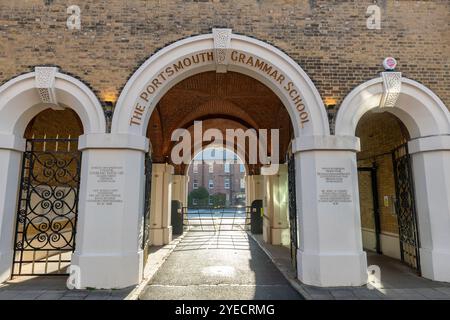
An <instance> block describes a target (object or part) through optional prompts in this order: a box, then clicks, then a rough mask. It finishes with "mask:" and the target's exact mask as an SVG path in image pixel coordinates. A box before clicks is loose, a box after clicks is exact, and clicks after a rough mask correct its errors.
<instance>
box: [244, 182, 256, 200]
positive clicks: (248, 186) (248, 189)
mask: <svg viewBox="0 0 450 320" xmlns="http://www.w3.org/2000/svg"><path fill="white" fill-rule="evenodd" d="M252 177H253V176H249V175H245V177H244V179H245V205H246V206H247V207H250V206H251V205H252V202H253V200H255V199H254V197H253V190H252V187H253V184H252V180H253V179H252Z"/></svg>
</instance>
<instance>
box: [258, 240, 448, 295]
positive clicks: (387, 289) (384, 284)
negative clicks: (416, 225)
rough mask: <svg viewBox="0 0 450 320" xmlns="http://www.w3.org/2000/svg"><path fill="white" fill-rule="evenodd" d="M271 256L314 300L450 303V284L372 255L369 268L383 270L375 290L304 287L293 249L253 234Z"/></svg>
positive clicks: (366, 288)
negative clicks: (293, 263) (371, 266)
mask: <svg viewBox="0 0 450 320" xmlns="http://www.w3.org/2000/svg"><path fill="white" fill-rule="evenodd" d="M252 238H253V239H255V240H256V241H257V243H258V244H259V245H260V247H261V248H263V250H264V251H265V252H266V253H267V254H268V256H270V258H271V260H272V261H273V262H274V263H275V264H276V266H277V267H278V269H280V270H281V271H282V272H283V274H284V275H285V277H286V278H287V279H288V280H289V281H290V282H291V284H292V285H293V286H294V287H295V288H296V289H297V290H298V291H299V292H301V293H302V295H303V296H304V297H305V298H306V299H311V300H430V299H433V300H450V284H449V283H444V282H437V281H431V280H428V279H425V278H422V277H419V276H417V275H416V274H415V273H414V272H413V271H412V270H411V269H410V268H409V267H407V266H406V265H404V264H403V263H402V262H400V261H398V260H396V259H392V258H389V257H386V256H383V255H379V254H376V253H372V252H368V253H367V260H368V261H367V262H368V265H378V266H379V267H380V269H381V283H380V284H379V285H376V287H375V288H372V289H369V288H368V287H367V286H361V287H340V288H320V287H314V286H308V285H305V284H302V283H301V282H300V281H298V280H296V279H295V270H294V269H293V268H292V265H291V261H290V253H289V248H286V247H282V246H272V245H269V244H266V243H264V241H263V239H262V236H260V235H252Z"/></svg>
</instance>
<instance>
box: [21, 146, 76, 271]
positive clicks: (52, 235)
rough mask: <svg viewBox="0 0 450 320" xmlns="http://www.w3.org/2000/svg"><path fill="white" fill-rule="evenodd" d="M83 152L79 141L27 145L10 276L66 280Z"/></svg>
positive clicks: (73, 244)
mask: <svg viewBox="0 0 450 320" xmlns="http://www.w3.org/2000/svg"><path fill="white" fill-rule="evenodd" d="M80 166H81V152H79V151H78V139H70V138H69V139H58V138H56V139H27V140H26V150H25V152H24V154H23V160H22V173H21V180H20V186H19V187H20V189H19V199H18V209H17V221H16V233H15V241H14V258H13V268H12V275H13V276H15V275H42V274H47V275H49V274H50V275H55V274H66V269H67V267H68V266H69V265H70V259H71V253H72V252H73V251H74V250H75V233H76V225H77V216H78V194H79V186H80Z"/></svg>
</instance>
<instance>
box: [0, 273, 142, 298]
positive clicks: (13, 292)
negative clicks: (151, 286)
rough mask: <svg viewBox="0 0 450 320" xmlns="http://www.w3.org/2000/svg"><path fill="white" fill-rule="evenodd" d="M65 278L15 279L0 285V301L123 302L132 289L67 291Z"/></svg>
mask: <svg viewBox="0 0 450 320" xmlns="http://www.w3.org/2000/svg"><path fill="white" fill-rule="evenodd" d="M66 280H67V277H65V276H40V277H16V278H14V279H13V280H10V281H7V282H5V283H3V284H1V285H0V300H123V299H125V297H126V296H127V295H128V294H129V293H130V292H131V291H132V289H133V288H134V287H133V288H127V289H120V290H69V289H67V287H66Z"/></svg>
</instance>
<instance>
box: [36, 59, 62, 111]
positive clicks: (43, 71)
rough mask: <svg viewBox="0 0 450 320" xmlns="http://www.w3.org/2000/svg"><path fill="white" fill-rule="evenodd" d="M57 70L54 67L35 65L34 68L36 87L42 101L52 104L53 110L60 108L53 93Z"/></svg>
mask: <svg viewBox="0 0 450 320" xmlns="http://www.w3.org/2000/svg"><path fill="white" fill-rule="evenodd" d="M57 72H58V68H56V67H36V68H35V69H34V73H35V82H36V89H37V91H38V93H39V97H40V98H41V101H42V103H48V104H51V105H52V108H53V109H55V110H61V109H63V108H61V107H60V106H59V105H58V101H57V100H56V94H55V76H56V73H57Z"/></svg>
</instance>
